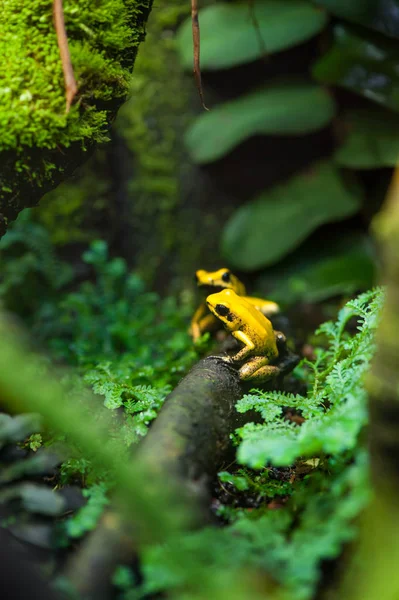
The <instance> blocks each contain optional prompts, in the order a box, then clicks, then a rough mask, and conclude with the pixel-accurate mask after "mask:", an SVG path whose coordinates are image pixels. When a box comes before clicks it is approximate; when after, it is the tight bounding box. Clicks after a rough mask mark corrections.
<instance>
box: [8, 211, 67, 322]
mask: <svg viewBox="0 0 399 600" xmlns="http://www.w3.org/2000/svg"><path fill="white" fill-rule="evenodd" d="M0 263H1V277H0V299H1V302H2V304H3V305H4V306H5V307H6V308H8V309H9V310H12V311H13V312H14V313H17V314H19V315H21V316H24V317H27V316H31V315H32V313H34V312H36V311H37V310H38V309H39V307H40V305H41V303H42V302H43V300H44V299H45V298H47V299H50V298H54V296H55V293H56V292H57V291H58V290H59V289H61V287H62V286H64V285H65V284H67V283H68V282H69V281H70V279H71V277H72V269H71V268H70V267H69V266H68V265H66V264H65V263H61V262H60V261H59V260H58V259H57V257H56V255H55V253H54V249H53V246H52V244H51V242H50V236H49V234H48V232H47V231H46V230H45V229H44V228H43V227H41V226H40V225H36V224H35V223H32V221H31V220H30V214H29V210H27V211H25V212H24V214H22V215H21V216H20V218H19V219H18V223H17V224H16V225H15V226H14V227H13V228H10V229H9V231H8V232H7V234H6V235H5V236H4V237H3V238H2V240H1V245H0Z"/></svg>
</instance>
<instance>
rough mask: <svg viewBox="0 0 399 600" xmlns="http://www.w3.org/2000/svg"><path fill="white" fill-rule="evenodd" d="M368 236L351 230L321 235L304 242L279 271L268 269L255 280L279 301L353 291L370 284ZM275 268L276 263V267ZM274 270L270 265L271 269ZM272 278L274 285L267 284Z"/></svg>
mask: <svg viewBox="0 0 399 600" xmlns="http://www.w3.org/2000/svg"><path fill="white" fill-rule="evenodd" d="M373 258H374V256H373V249H372V246H371V243H370V240H369V238H368V237H367V236H366V235H364V234H360V233H356V232H351V233H348V234H346V235H345V236H341V235H338V236H335V238H334V237H330V238H327V239H326V238H325V237H324V236H323V238H321V239H320V240H318V241H317V242H316V243H313V244H306V247H305V248H304V249H303V250H302V251H299V252H298V253H297V254H296V256H295V257H294V258H293V259H291V260H290V264H289V266H288V267H287V268H285V267H284V268H283V266H282V265H281V266H280V265H279V272H280V273H279V274H277V279H276V275H275V274H274V273H273V272H270V270H268V272H267V273H266V274H265V276H264V277H262V276H261V277H260V279H259V281H258V285H259V287H260V288H261V289H262V287H264V288H265V287H267V289H268V292H267V293H268V294H270V297H272V298H273V300H276V302H279V303H280V304H281V305H285V306H287V305H290V304H295V303H297V302H299V301H301V302H321V301H323V300H326V299H327V298H331V297H332V296H336V295H338V294H353V293H354V292H356V291H363V290H367V289H369V288H371V287H372V286H373V285H374V283H375V274H376V267H375V263H374V260H373ZM276 269H277V267H276ZM272 271H274V269H273V270H272ZM270 281H272V282H273V281H274V284H275V285H273V284H272V285H271V286H270V285H267V284H270Z"/></svg>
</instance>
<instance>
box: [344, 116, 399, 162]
mask: <svg viewBox="0 0 399 600" xmlns="http://www.w3.org/2000/svg"><path fill="white" fill-rule="evenodd" d="M345 120H346V123H347V128H348V135H347V137H346V139H345V141H344V143H343V145H342V146H341V147H340V148H338V150H337V151H336V153H335V155H334V159H335V162H337V163H338V164H339V165H342V166H343V167H350V168H353V169H377V168H379V167H394V166H395V165H396V164H397V163H398V158H399V117H398V115H396V114H395V113H392V112H390V111H388V110H381V109H377V108H375V109H369V110H357V111H353V112H350V113H349V114H348V115H347V116H346V119H345Z"/></svg>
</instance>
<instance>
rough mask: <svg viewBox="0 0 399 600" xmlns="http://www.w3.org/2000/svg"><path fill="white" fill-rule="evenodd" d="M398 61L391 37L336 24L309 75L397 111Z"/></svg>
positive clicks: (398, 109)
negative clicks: (327, 47)
mask: <svg viewBox="0 0 399 600" xmlns="http://www.w3.org/2000/svg"><path fill="white" fill-rule="evenodd" d="M398 61H399V46H398V44H397V43H395V42H394V41H393V40H388V39H384V38H383V37H382V36H380V35H376V34H372V33H371V32H364V31H363V30H361V29H357V28H354V27H347V26H344V25H338V26H336V27H335V28H334V44H333V46H332V47H331V49H330V50H329V51H328V52H327V53H326V54H325V55H324V56H323V57H322V58H320V59H319V60H318V61H317V63H316V64H315V66H314V67H313V75H314V76H315V77H316V79H317V80H319V81H321V82H323V83H328V84H332V85H339V86H342V87H344V88H347V89H348V90H351V91H353V92H356V93H358V94H361V95H362V96H365V97H366V98H369V99H370V100H373V101H374V102H378V103H379V104H382V105H384V106H387V107H388V108H392V109H394V110H396V111H399V71H398Z"/></svg>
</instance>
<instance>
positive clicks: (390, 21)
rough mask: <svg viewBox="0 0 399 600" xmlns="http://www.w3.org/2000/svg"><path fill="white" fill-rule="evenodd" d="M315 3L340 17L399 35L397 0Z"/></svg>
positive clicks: (398, 6)
mask: <svg viewBox="0 0 399 600" xmlns="http://www.w3.org/2000/svg"><path fill="white" fill-rule="evenodd" d="M316 4H319V5H320V6H323V7H324V8H326V9H327V10H328V11H329V12H330V13H332V14H333V15H336V16H337V17H341V18H342V19H347V20H348V21H352V22H353V23H357V24H358V25H363V26H364V27H369V28H370V29H375V30H377V31H380V32H381V33H384V34H385V35H389V36H392V37H399V1H398V0H355V1H352V2H350V1H348V0H316Z"/></svg>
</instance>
